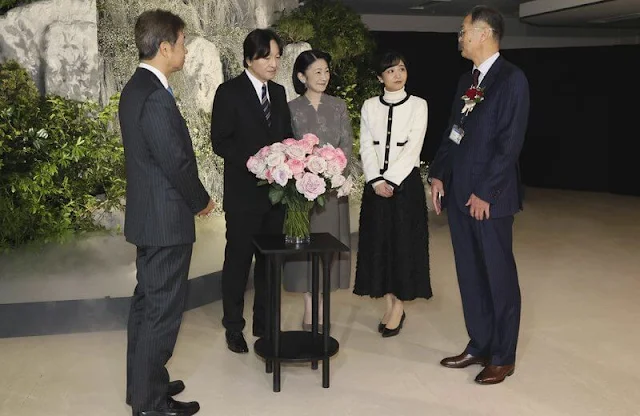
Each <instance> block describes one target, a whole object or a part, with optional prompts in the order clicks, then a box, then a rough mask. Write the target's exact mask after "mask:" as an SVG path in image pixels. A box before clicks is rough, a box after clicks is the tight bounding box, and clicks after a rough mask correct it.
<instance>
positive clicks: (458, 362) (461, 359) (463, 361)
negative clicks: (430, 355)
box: [440, 352, 489, 368]
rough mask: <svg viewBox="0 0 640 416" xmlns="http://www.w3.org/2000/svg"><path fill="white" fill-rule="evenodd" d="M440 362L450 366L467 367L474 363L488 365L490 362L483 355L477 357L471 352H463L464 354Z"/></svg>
mask: <svg viewBox="0 0 640 416" xmlns="http://www.w3.org/2000/svg"><path fill="white" fill-rule="evenodd" d="M440 364H441V365H443V366H445V367H448V368H465V367H469V366H470V365H474V364H479V365H481V366H486V365H487V364H489V360H488V359H486V358H482V357H475V356H473V355H471V354H467V353H464V352H463V353H462V354H460V355H456V356H455V357H447V358H445V359H444V360H442V361H440Z"/></svg>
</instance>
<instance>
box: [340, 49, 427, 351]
mask: <svg viewBox="0 0 640 416" xmlns="http://www.w3.org/2000/svg"><path fill="white" fill-rule="evenodd" d="M377 73H378V79H379V80H380V82H381V83H383V84H384V93H383V95H381V96H377V97H373V98H370V99H368V100H367V101H365V103H364V104H363V106H362V118H361V126H360V156H361V158H362V165H363V170H364V175H365V179H366V182H367V184H366V186H365V189H364V193H363V195H362V206H361V209H360V237H359V243H358V258H357V265H356V281H355V286H354V291H353V292H354V293H355V294H356V295H361V296H365V295H368V296H370V297H372V298H381V297H384V298H385V300H386V305H387V309H386V312H385V314H384V316H383V317H382V320H381V321H380V324H379V325H378V331H379V332H380V333H381V334H382V336H383V337H385V338H386V337H392V336H395V335H398V334H399V333H400V329H401V328H402V325H403V323H404V320H405V318H406V313H405V311H404V302H405V301H410V300H414V299H416V298H425V299H428V298H430V297H431V296H432V292H431V282H430V278H429V230H428V228H427V204H426V198H425V191H424V184H423V182H422V178H421V177H420V171H419V167H420V152H421V151H422V144H423V142H424V136H425V133H426V131H427V116H428V108H427V102H426V101H425V100H424V99H422V98H419V97H416V96H412V95H408V94H407V93H406V92H405V88H404V87H405V84H406V82H407V67H406V60H405V59H404V57H403V56H402V55H400V54H398V53H396V52H388V53H386V54H384V55H383V56H382V57H381V59H380V62H379V65H378V68H377Z"/></svg>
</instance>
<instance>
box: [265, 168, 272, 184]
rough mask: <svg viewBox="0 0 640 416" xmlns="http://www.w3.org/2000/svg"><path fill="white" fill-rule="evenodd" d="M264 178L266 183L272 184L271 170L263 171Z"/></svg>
mask: <svg viewBox="0 0 640 416" xmlns="http://www.w3.org/2000/svg"><path fill="white" fill-rule="evenodd" d="M264 178H265V179H266V180H267V182H269V183H273V175H272V174H271V169H265V171H264Z"/></svg>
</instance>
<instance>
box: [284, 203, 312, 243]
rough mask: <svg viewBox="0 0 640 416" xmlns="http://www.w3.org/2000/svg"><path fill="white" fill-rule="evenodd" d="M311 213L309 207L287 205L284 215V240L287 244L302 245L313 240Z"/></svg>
mask: <svg viewBox="0 0 640 416" xmlns="http://www.w3.org/2000/svg"><path fill="white" fill-rule="evenodd" d="M296 208H297V207H296ZM309 215H310V210H309V209H304V208H302V209H300V208H298V209H295V208H293V209H292V207H287V209H286V212H285V217H284V242H285V243H286V244H294V245H301V244H309V243H310V242H311V228H310V224H309Z"/></svg>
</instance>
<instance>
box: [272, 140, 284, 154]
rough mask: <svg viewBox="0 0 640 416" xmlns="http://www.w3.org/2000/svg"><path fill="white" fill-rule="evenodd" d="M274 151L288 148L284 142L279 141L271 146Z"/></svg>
mask: <svg viewBox="0 0 640 416" xmlns="http://www.w3.org/2000/svg"><path fill="white" fill-rule="evenodd" d="M270 148H271V151H272V152H284V151H285V150H286V148H287V146H285V145H284V144H282V143H280V142H278V143H274V144H272V145H271V146H270Z"/></svg>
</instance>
